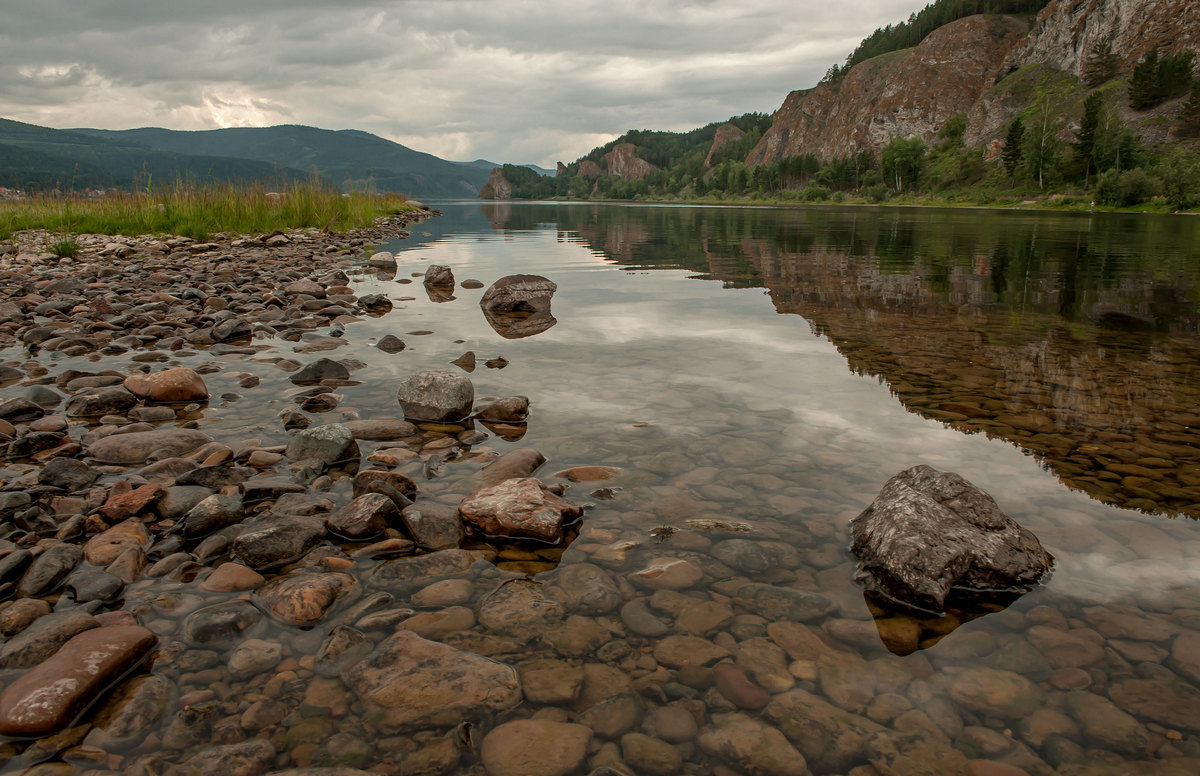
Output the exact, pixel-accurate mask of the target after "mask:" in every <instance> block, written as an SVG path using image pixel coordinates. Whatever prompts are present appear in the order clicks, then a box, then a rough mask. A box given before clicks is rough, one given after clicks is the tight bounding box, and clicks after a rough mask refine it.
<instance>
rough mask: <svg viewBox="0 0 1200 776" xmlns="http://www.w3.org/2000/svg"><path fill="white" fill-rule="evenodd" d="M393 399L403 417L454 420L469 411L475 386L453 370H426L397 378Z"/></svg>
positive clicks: (469, 413)
mask: <svg viewBox="0 0 1200 776" xmlns="http://www.w3.org/2000/svg"><path fill="white" fill-rule="evenodd" d="M396 400H397V401H398V402H399V403H400V407H401V409H403V410H404V417H405V418H410V419H413V420H423V421H429V422H435V423H456V422H458V421H460V420H463V419H465V418H467V417H469V416H470V415H471V408H472V405H473V404H474V402H475V386H474V385H472V384H471V381H470V380H468V379H467V378H466V377H463V376H462V375H458V374H455V373H454V372H447V371H441V370H426V371H423V372H418V373H417V374H415V375H413V376H412V377H409V378H407V379H405V380H403V381H401V383H400V385H399V387H398V388H397V390H396Z"/></svg>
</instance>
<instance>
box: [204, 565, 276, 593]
mask: <svg viewBox="0 0 1200 776" xmlns="http://www.w3.org/2000/svg"><path fill="white" fill-rule="evenodd" d="M265 581H266V580H265V578H264V577H263V575H262V574H259V573H258V572H257V571H255V570H254V569H251V568H247V567H246V566H243V565H242V564H241V563H222V564H221V565H220V566H217V567H216V568H215V569H213V572H212V573H211V574H209V575H208V576H207V577H205V578H204V581H203V582H201V583H200V589H201V590H204V591H206V592H212V593H232V592H235V591H239V590H253V589H254V588H256V587H258V586H259V585H261V584H262V583H263V582H265Z"/></svg>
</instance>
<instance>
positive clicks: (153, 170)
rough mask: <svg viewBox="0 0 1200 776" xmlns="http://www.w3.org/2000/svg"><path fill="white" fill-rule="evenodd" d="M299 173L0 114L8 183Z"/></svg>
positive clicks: (281, 177) (0, 171)
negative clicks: (44, 125) (157, 147)
mask: <svg viewBox="0 0 1200 776" xmlns="http://www.w3.org/2000/svg"><path fill="white" fill-rule="evenodd" d="M303 177H305V173H302V172H300V171H299V170H296V169H289V168H287V167H282V166H280V165H277V164H268V163H264V162H260V161H252V160H249V159H234V158H229V157H228V156H207V155H206V156H197V155H193V154H187V153H179V152H172V151H164V150H157V149H154V148H151V147H150V146H148V145H146V144H143V143H139V142H136V141H134V140H131V139H127V138H126V139H121V138H106V137H98V136H95V135H92V134H88V133H83V132H73V131H68V130H61V129H49V128H47V127H39V126H36V125H34V124H24V123H21V122H19V121H10V120H8V119H0V186H5V187H9V188H15V189H24V190H30V191H46V190H50V189H56V188H58V189H88V188H100V189H107V188H125V189H130V188H140V187H144V186H146V185H147V184H149V183H151V182H153V181H162V182H171V181H175V180H187V181H199V182H207V181H245V180H258V181H264V182H267V183H271V184H278V183H285V182H287V181H289V180H292V179H295V178H303Z"/></svg>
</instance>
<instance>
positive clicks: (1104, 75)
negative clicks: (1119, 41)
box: [1083, 38, 1121, 86]
mask: <svg viewBox="0 0 1200 776" xmlns="http://www.w3.org/2000/svg"><path fill="white" fill-rule="evenodd" d="M1120 63H1121V58H1120V57H1119V56H1117V54H1116V52H1114V51H1113V50H1112V42H1111V41H1110V40H1109V39H1108V38H1104V39H1102V40H1099V41H1096V43H1095V44H1094V45H1093V46H1092V50H1091V52H1090V53H1089V54H1088V56H1087V61H1086V62H1085V63H1084V66H1083V81H1084V83H1086V84H1087V85H1088V86H1099V85H1100V84H1103V83H1107V82H1108V81H1111V80H1112V79H1113V78H1115V77H1116V75H1117V67H1118V65H1120Z"/></svg>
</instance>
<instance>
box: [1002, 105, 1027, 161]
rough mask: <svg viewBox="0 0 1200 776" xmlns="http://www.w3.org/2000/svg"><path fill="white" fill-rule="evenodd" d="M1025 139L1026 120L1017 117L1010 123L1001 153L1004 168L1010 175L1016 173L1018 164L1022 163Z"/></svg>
mask: <svg viewBox="0 0 1200 776" xmlns="http://www.w3.org/2000/svg"><path fill="white" fill-rule="evenodd" d="M1024 139H1025V122H1024V121H1021V119H1020V117H1017V118H1015V119H1013V122H1012V124H1009V125H1008V134H1007V135H1006V136H1005V137H1004V151H1003V152H1002V153H1001V158H1002V159H1003V160H1004V169H1005V170H1007V171H1008V174H1009V175H1015V174H1016V172H1017V165H1019V164H1020V163H1021V144H1022V141H1023V140H1024Z"/></svg>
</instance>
